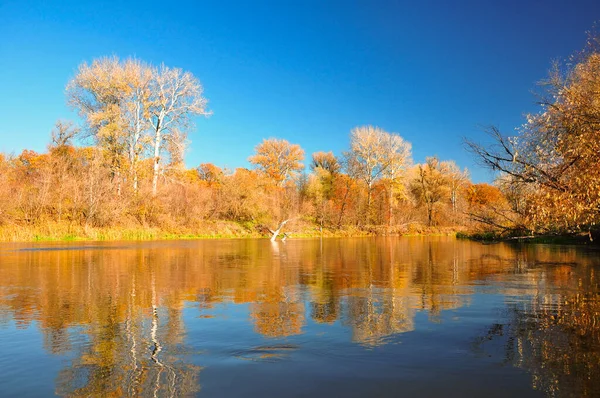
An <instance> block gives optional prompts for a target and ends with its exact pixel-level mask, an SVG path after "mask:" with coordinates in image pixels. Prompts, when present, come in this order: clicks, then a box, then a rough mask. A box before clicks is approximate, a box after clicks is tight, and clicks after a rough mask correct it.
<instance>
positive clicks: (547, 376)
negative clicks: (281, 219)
mask: <svg viewBox="0 0 600 398" xmlns="http://www.w3.org/2000/svg"><path fill="white" fill-rule="evenodd" d="M599 272H600V252H598V251H597V250H594V249H589V248H582V247H561V246H545V245H527V246H519V245H508V244H494V245H482V244H479V243H474V242H468V241H457V240H454V239H450V238H393V239H392V238H388V239H370V238H369V239H325V240H322V241H321V240H319V239H314V240H312V239H311V240H290V241H288V242H286V243H275V244H272V243H271V242H269V241H268V240H219V241H217V240H215V241H169V242H144V243H131V242H114V243H82V244H35V245H32V244H28V245H17V244H3V245H0V395H1V396H7V397H11V396H15V397H24V396H31V397H39V396H52V395H54V394H56V395H60V396H121V395H139V396H181V395H185V396H190V395H191V396H196V395H197V396H200V397H250V396H256V397H259V396H260V397H321V396H323V397H418V396H424V397H434V396H444V397H464V396H482V397H494V396H498V397H500V396H502V397H504V396H514V397H543V396H567V397H570V396H572V397H583V396H600V295H599V293H600V289H599V286H598V275H599Z"/></svg>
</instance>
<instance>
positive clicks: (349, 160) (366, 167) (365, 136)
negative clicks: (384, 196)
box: [345, 126, 411, 222]
mask: <svg viewBox="0 0 600 398" xmlns="http://www.w3.org/2000/svg"><path fill="white" fill-rule="evenodd" d="M410 148H411V146H410V144H409V143H407V142H406V141H404V140H403V139H402V137H400V136H399V135H397V134H390V133H388V132H386V131H384V130H382V129H380V128H379V127H373V126H362V127H356V128H354V129H353V130H352V132H351V134H350V151H349V152H347V153H345V158H346V166H347V168H348V172H349V174H350V175H351V176H352V177H353V178H356V179H359V180H361V181H364V183H365V184H366V185H367V206H366V210H367V211H366V221H367V222H368V221H369V214H370V209H371V194H372V189H373V183H374V182H375V181H377V180H378V179H379V178H382V177H387V178H388V179H390V181H393V182H394V183H396V182H397V179H398V178H399V177H400V175H401V173H402V172H403V171H404V170H405V169H406V167H407V165H408V164H409V163H410ZM390 187H391V186H390ZM390 195H393V189H390Z"/></svg>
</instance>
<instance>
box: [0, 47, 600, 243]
mask: <svg viewBox="0 0 600 398" xmlns="http://www.w3.org/2000/svg"><path fill="white" fill-rule="evenodd" d="M599 44H600V42H599V41H598V39H597V38H596V37H595V36H590V38H589V40H588V43H587V45H586V47H585V48H584V50H582V51H581V52H579V53H577V54H575V55H574V56H572V58H571V59H569V60H568V62H564V63H556V64H555V65H553V67H552V69H551V71H550V73H549V76H548V78H547V79H545V80H543V81H542V82H541V84H540V85H539V87H540V93H539V104H540V105H539V111H538V112H537V113H535V114H529V115H527V117H526V122H525V123H524V124H523V125H522V126H521V127H520V128H519V129H518V130H517V132H516V135H515V136H505V135H504V134H503V133H502V132H500V131H499V130H498V129H497V128H495V127H490V128H489V129H488V133H489V135H490V136H491V139H488V141H487V142H488V143H487V144H479V143H477V142H475V141H466V142H465V146H466V148H467V149H468V150H470V151H471V152H473V153H474V155H475V156H476V157H477V158H478V159H479V160H480V162H481V164H482V166H483V167H488V168H490V169H492V170H494V171H496V172H497V173H496V176H497V178H496V180H495V181H494V182H493V183H490V184H487V183H472V182H471V181H470V179H469V173H468V170H466V169H461V168H460V167H459V166H458V165H457V164H456V163H455V162H453V161H452V160H443V159H439V158H437V157H435V156H431V157H428V158H427V159H426V161H425V162H424V163H421V164H419V163H414V162H413V161H412V155H411V149H412V148H411V144H410V143H409V142H407V141H406V140H405V139H404V138H403V137H401V136H400V135H398V134H395V133H392V132H387V131H385V130H383V129H381V128H379V127H375V126H370V125H369V126H357V127H355V128H354V129H352V130H351V131H350V132H349V145H348V148H347V150H346V151H345V152H343V153H342V154H341V155H339V156H336V155H334V154H333V153H332V152H325V151H322V152H316V153H312V154H306V153H305V152H304V150H303V149H302V148H301V147H300V146H299V145H297V144H294V143H290V142H288V141H287V140H284V139H278V138H265V139H264V140H263V141H262V142H259V143H257V145H256V147H255V148H254V153H249V154H248V155H249V158H248V161H249V163H250V164H251V165H252V167H250V168H237V169H235V170H228V169H223V168H221V167H219V166H217V165H214V164H211V163H202V164H199V165H197V166H196V167H192V168H188V167H186V165H185V162H184V155H185V152H186V147H187V145H189V142H190V141H189V139H190V138H193V139H196V137H190V136H189V134H190V133H191V132H192V131H194V130H195V129H194V120H195V118H197V117H201V116H204V117H210V114H211V111H210V110H209V107H208V100H207V99H206V98H205V97H204V96H203V87H202V85H201V83H200V81H199V80H198V78H196V77H195V76H194V75H192V74H191V73H190V72H186V71H183V70H181V69H178V68H171V67H167V66H165V65H161V66H158V67H156V66H153V65H150V64H147V63H145V62H143V61H141V60H138V59H135V58H128V59H125V60H120V59H118V58H116V57H108V58H100V59H96V60H94V61H93V62H91V63H83V64H81V65H80V66H79V68H78V70H77V72H76V74H75V76H74V77H73V78H72V80H71V81H70V82H69V83H68V85H67V87H66V101H67V103H68V104H69V106H70V107H72V109H73V110H75V111H76V112H77V114H78V116H79V118H80V120H81V123H80V124H75V123H74V122H71V121H63V120H59V121H57V122H56V125H55V126H54V128H53V129H52V131H51V134H50V137H49V143H48V145H47V151H45V152H44V153H37V152H34V151H31V150H24V151H22V152H21V153H19V154H0V239H1V240H14V241H18V240H42V239H78V238H88V239H144V238H169V237H237V236H239V237H241V236H255V237H258V236H272V237H276V236H277V235H280V234H283V233H284V232H285V233H287V234H289V235H290V236H353V235H372V234H377V235H390V234H419V233H455V232H457V231H462V232H469V233H474V232H475V233H492V234H494V235H495V236H525V235H529V236H530V235H535V234H581V233H585V234H587V235H588V236H589V239H593V237H594V234H595V228H596V225H597V222H598V221H599V210H600V189H599V187H600V94H599V93H600V45H599ZM198 139H200V137H199V138H198ZM287 234H286V235H283V236H284V237H286V236H288V235H287Z"/></svg>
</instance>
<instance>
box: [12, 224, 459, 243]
mask: <svg viewBox="0 0 600 398" xmlns="http://www.w3.org/2000/svg"><path fill="white" fill-rule="evenodd" d="M284 232H286V233H287V234H288V236H289V237H290V238H316V237H328V238H335V237H339V238H343V237H346V238H350V237H367V236H454V235H455V234H456V229H454V228H427V227H422V226H417V227H415V226H410V227H408V228H407V227H396V228H385V227H367V228H358V227H345V228H341V229H327V228H323V229H322V230H321V229H320V228H319V227H317V226H315V225H314V224H310V223H304V222H299V223H298V225H296V226H294V227H292V228H290V229H287V230H285V231H284ZM267 237H269V235H268V233H267V232H266V230H265V229H264V228H260V227H259V226H257V225H254V224H252V223H236V222H233V221H204V222H202V223H201V224H199V225H198V226H197V227H196V228H187V229H181V228H172V229H163V228H157V227H143V226H134V227H130V226H124V227H106V228H97V227H85V226H80V225H73V224H68V223H44V224H36V225H3V226H0V242H51V241H64V242H68V241H118V240H128V241H139V240H169V239H219V238H223V239H229V238H267Z"/></svg>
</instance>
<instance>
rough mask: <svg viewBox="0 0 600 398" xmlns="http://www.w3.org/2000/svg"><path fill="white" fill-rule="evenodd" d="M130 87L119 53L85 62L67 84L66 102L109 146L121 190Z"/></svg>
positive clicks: (97, 137)
mask: <svg viewBox="0 0 600 398" xmlns="http://www.w3.org/2000/svg"><path fill="white" fill-rule="evenodd" d="M130 93H131V90H130V87H129V84H128V81H127V76H126V75H125V73H124V69H123V65H122V63H121V62H120V61H119V59H118V58H116V57H111V58H101V59H96V60H94V61H93V62H92V63H91V64H89V65H88V64H87V63H85V62H84V63H83V64H81V65H80V66H79V69H78V71H77V74H76V75H75V77H74V78H73V79H72V80H71V81H70V82H69V84H68V85H67V102H68V103H69V105H70V106H72V107H74V108H75V109H77V111H78V113H79V115H80V116H81V117H82V118H83V119H84V120H85V122H86V125H87V131H88V133H89V135H91V136H92V137H94V139H95V141H96V143H97V144H98V145H99V146H101V147H102V148H104V149H105V150H106V153H107V155H108V163H109V164H110V166H111V170H112V174H113V180H114V181H115V182H116V185H117V193H118V194H120V193H121V177H122V174H123V173H122V172H123V168H124V165H123V159H124V157H125V156H126V149H127V140H126V131H127V129H126V124H127V122H126V119H125V113H124V108H125V104H126V102H127V97H128V96H129V95H130Z"/></svg>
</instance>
